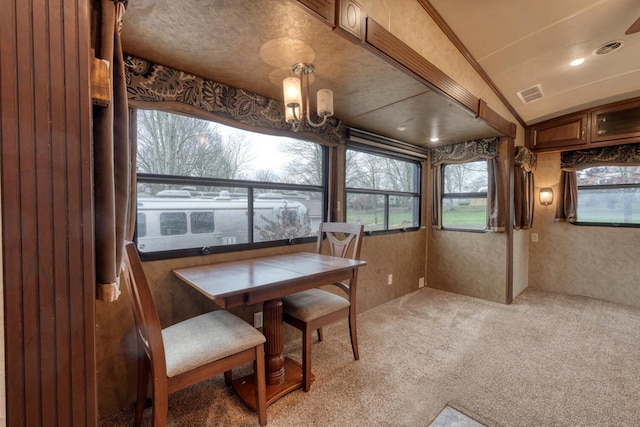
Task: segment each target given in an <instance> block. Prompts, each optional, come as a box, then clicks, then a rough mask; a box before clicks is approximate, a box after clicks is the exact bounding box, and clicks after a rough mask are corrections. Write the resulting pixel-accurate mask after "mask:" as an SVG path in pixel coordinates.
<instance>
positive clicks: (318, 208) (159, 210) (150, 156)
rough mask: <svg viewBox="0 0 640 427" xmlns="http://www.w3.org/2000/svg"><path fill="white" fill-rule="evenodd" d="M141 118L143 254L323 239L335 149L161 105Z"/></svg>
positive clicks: (157, 255)
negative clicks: (166, 109)
mask: <svg viewBox="0 0 640 427" xmlns="http://www.w3.org/2000/svg"><path fill="white" fill-rule="evenodd" d="M136 116H137V143H138V157H137V165H138V199H137V210H138V213H137V227H136V240H137V246H138V250H139V251H140V253H141V254H143V255H144V254H147V255H149V254H152V256H151V258H154V257H155V258H160V257H165V256H172V257H173V256H182V255H195V254H202V253H212V252H222V251H229V250H242V249H249V248H255V247H264V246H273V245H278V244H288V243H294V242H304V241H312V240H313V239H314V238H313V237H312V236H313V235H314V234H317V230H318V224H319V223H320V222H321V221H323V220H324V219H325V217H324V212H325V211H326V209H325V206H326V194H327V191H326V181H327V179H326V176H325V175H326V172H325V170H326V167H325V162H326V157H327V154H326V151H327V150H326V148H325V147H323V146H322V145H320V144H317V143H313V142H309V141H304V140H299V139H293V138H285V137H275V136H269V135H263V134H259V133H253V132H246V131H242V130H238V129H236V128H232V127H229V126H224V125H221V124H218V123H214V122H210V121H206V120H200V119H196V118H192V117H187V116H183V115H178V114H172V113H167V112H161V111H155V110H138V111H137V114H136ZM250 213H251V214H250Z"/></svg>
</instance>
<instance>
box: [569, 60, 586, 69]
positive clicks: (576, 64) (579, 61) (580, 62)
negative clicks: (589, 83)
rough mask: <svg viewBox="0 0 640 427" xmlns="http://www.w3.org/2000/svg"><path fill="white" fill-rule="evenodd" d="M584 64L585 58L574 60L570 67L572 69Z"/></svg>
mask: <svg viewBox="0 0 640 427" xmlns="http://www.w3.org/2000/svg"><path fill="white" fill-rule="evenodd" d="M583 62H584V58H578V59H574V60H573V61H571V62H570V63H569V65H571V66H572V67H577V66H578V65H580V64H582V63H583Z"/></svg>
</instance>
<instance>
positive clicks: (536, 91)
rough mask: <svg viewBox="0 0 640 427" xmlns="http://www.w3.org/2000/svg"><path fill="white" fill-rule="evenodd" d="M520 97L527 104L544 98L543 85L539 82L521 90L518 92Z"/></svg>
mask: <svg viewBox="0 0 640 427" xmlns="http://www.w3.org/2000/svg"><path fill="white" fill-rule="evenodd" d="M518 98H520V100H521V101H522V102H523V103H525V104H528V103H529V102H533V101H535V100H536V99H540V98H542V86H540V85H539V84H537V85H535V86H532V87H530V88H528V89H524V90H521V91H520V92H518Z"/></svg>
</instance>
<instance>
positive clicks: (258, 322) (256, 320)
mask: <svg viewBox="0 0 640 427" xmlns="http://www.w3.org/2000/svg"><path fill="white" fill-rule="evenodd" d="M253 327H254V328H262V312H261V311H259V312H258V313H253Z"/></svg>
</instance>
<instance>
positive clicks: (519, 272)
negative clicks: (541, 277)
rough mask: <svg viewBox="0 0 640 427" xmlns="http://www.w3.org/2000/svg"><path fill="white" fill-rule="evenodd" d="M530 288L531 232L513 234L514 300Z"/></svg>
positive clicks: (519, 231)
mask: <svg viewBox="0 0 640 427" xmlns="http://www.w3.org/2000/svg"><path fill="white" fill-rule="evenodd" d="M527 286H529V230H518V231H514V232H513V292H512V296H513V298H515V297H517V296H518V295H520V294H521V293H522V291H524V290H525V289H526V288H527Z"/></svg>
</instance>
